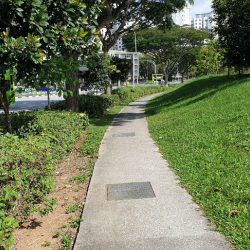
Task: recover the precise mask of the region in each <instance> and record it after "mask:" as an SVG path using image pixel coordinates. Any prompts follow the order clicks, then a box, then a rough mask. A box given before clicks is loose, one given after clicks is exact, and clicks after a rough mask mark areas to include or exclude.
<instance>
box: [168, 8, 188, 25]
mask: <svg viewBox="0 0 250 250" xmlns="http://www.w3.org/2000/svg"><path fill="white" fill-rule="evenodd" d="M172 19H173V21H174V23H175V24H177V25H179V26H183V25H191V7H190V5H189V6H186V7H185V8H184V9H183V10H181V11H179V12H177V13H174V14H172Z"/></svg>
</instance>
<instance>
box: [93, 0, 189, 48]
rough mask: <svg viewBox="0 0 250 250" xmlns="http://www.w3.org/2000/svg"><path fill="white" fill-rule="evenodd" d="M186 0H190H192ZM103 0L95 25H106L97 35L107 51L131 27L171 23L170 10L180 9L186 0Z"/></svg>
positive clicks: (102, 26) (147, 26)
mask: <svg viewBox="0 0 250 250" xmlns="http://www.w3.org/2000/svg"><path fill="white" fill-rule="evenodd" d="M189 2H190V3H193V0H190V1H189ZM102 4H103V8H102V12H101V14H100V15H99V16H98V18H97V22H98V27H97V28H98V29H99V30H101V29H105V30H104V32H103V33H104V34H100V39H101V42H102V44H103V47H102V49H103V51H104V53H107V52H108V51H109V49H110V48H111V47H112V46H113V45H114V44H115V43H116V41H117V39H118V38H119V37H121V36H122V35H123V34H125V33H127V32H129V31H131V30H141V29H145V28H149V27H152V26H161V27H162V28H166V27H170V26H171V25H172V23H173V21H172V17H171V14H172V13H175V12H177V11H179V10H181V9H183V7H184V6H185V4H186V0H161V1H158V0H153V1H152V0H121V1H117V0H103V1H102ZM128 22H129V25H128Z"/></svg>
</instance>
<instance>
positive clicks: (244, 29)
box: [212, 0, 250, 76]
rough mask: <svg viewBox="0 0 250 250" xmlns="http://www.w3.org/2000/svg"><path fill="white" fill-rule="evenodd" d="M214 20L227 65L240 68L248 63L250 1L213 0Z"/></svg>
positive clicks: (249, 58) (249, 57) (249, 51)
mask: <svg viewBox="0 0 250 250" xmlns="http://www.w3.org/2000/svg"><path fill="white" fill-rule="evenodd" d="M212 7H213V9H214V12H215V15H216V16H215V21H216V23H217V27H216V28H215V32H217V34H218V40H219V44H220V46H221V48H222V49H224V51H223V56H224V60H225V62H226V65H227V66H228V67H231V66H235V67H237V68H238V72H239V76H240V71H241V68H243V67H244V66H249V65H250V48H249V44H248V41H249V36H250V29H249V24H250V16H249V9H250V1H249V0H227V1H222V0H213V6H212Z"/></svg>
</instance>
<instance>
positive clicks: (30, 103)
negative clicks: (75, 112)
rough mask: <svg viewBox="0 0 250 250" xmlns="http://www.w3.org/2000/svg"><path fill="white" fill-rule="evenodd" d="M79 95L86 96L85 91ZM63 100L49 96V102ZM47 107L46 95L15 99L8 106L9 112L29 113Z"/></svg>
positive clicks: (99, 92)
mask: <svg viewBox="0 0 250 250" xmlns="http://www.w3.org/2000/svg"><path fill="white" fill-rule="evenodd" d="M79 94H80V95H84V94H87V91H79ZM97 94H98V95H99V94H101V91H98V93H97ZM61 100H64V98H63V97H59V96H58V95H56V94H51V95H50V101H51V102H58V101H61ZM47 105H48V98H47V95H46V94H45V95H42V96H27V97H16V101H15V103H13V104H11V105H10V112H20V111H29V110H35V109H43V108H44V107H45V106H47ZM3 113H4V111H3V109H0V114H3Z"/></svg>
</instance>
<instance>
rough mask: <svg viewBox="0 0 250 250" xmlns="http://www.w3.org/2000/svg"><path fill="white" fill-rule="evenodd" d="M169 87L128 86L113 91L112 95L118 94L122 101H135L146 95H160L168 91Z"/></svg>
mask: <svg viewBox="0 0 250 250" xmlns="http://www.w3.org/2000/svg"><path fill="white" fill-rule="evenodd" d="M167 88H168V87H166V86H165V85H152V86H138V85H137V86H135V87H134V88H133V87H132V86H126V87H121V88H117V89H114V90H112V95H113V94H116V95H118V96H119V98H120V99H121V100H126V99H130V100H135V99H137V98H140V97H142V96H145V95H150V94H154V93H159V92H163V91H166V90H167Z"/></svg>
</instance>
